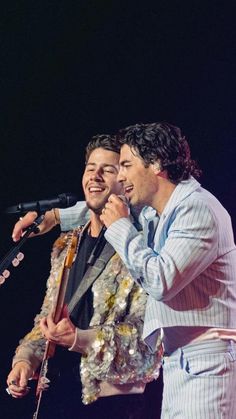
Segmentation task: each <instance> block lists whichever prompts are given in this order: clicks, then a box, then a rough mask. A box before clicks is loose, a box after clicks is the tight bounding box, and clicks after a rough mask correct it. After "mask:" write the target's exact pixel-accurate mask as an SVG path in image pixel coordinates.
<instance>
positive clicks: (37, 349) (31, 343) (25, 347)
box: [12, 239, 65, 371]
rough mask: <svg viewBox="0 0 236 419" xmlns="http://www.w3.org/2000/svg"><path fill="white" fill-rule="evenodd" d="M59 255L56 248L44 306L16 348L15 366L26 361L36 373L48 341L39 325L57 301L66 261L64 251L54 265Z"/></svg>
mask: <svg viewBox="0 0 236 419" xmlns="http://www.w3.org/2000/svg"><path fill="white" fill-rule="evenodd" d="M59 240H60V239H58V240H57V241H56V243H58V241H59ZM57 253H58V250H57V249H56V247H55V246H54V248H53V252H52V268H51V272H50V276H49V278H48V280H47V289H46V294H45V297H44V300H43V304H42V306H41V310H40V313H39V314H37V315H36V317H35V319H34V326H33V328H32V330H31V331H30V332H29V333H27V335H26V336H25V337H24V338H23V339H21V340H20V343H19V345H18V347H17V348H16V352H15V356H14V358H13V362H12V365H13V366H14V365H15V364H16V363H17V362H20V361H25V362H27V363H28V364H30V365H31V366H32V368H33V370H34V371H36V370H37V368H38V367H39V365H40V363H41V362H42V359H43V355H44V350H45V344H46V341H45V339H44V338H43V336H42V333H41V330H40V326H39V323H40V320H41V318H43V317H45V316H47V315H48V314H49V312H50V311H51V309H52V307H53V303H54V301H55V297H56V294H57V289H58V280H59V275H58V272H59V266H60V264H61V263H62V260H64V256H65V252H64V251H62V252H61V254H60V256H59V257H56V258H55V261H54V263H53V259H54V257H55V255H56V254H57ZM56 256H58V255H56Z"/></svg>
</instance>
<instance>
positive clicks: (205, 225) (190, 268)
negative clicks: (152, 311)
mask: <svg viewBox="0 0 236 419" xmlns="http://www.w3.org/2000/svg"><path fill="white" fill-rule="evenodd" d="M105 237H106V239H107V240H108V241H109V242H110V244H111V245H112V246H113V247H114V249H115V250H116V251H117V252H118V254H119V255H120V257H121V258H122V260H123V262H124V263H125V265H126V266H127V268H128V269H129V271H130V273H131V275H132V276H133V277H134V278H135V279H136V280H137V282H138V283H139V284H140V285H141V286H142V287H143V288H144V289H145V290H146V292H147V293H148V294H150V295H151V296H152V297H153V298H154V299H156V300H160V301H161V300H162V301H168V300H170V299H171V298H173V297H174V296H175V295H176V294H178V293H179V292H180V291H181V289H183V288H184V287H185V286H186V285H187V284H188V283H190V282H191V281H192V280H193V279H195V278H196V277H197V276H198V275H199V274H200V273H201V272H203V271H204V270H205V269H206V268H207V267H208V266H209V265H210V264H211V263H212V262H213V261H214V260H215V259H216V257H217V251H218V225H217V222H216V220H215V217H214V214H213V213H212V211H211V210H210V209H209V208H208V207H207V205H206V204H205V203H204V202H201V201H200V202H198V201H196V202H191V203H190V204H189V205H186V204H182V205H181V206H179V207H178V208H177V209H176V210H175V212H174V213H173V214H172V215H171V217H170V219H169V220H168V222H166V223H165V229H164V227H163V229H162V231H161V232H160V231H159V232H158V238H157V234H156V236H155V237H154V245H153V247H149V246H148V244H147V242H146V238H145V237H144V235H143V234H142V233H139V232H138V231H137V230H136V229H135V227H134V226H133V225H132V223H131V222H130V221H129V219H128V218H121V219H119V220H118V221H116V222H114V223H113V224H112V225H111V226H110V227H109V228H108V229H107V231H106V233H105Z"/></svg>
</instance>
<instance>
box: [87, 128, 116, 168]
mask: <svg viewBox="0 0 236 419" xmlns="http://www.w3.org/2000/svg"><path fill="white" fill-rule="evenodd" d="M120 147H121V144H120V141H119V140H118V138H117V137H116V136H115V135H109V134H98V135H94V136H93V137H92V138H91V140H90V141H89V143H88V145H87V147H86V149H85V162H86V163H87V161H88V159H89V156H90V154H91V153H92V151H93V150H95V149H96V148H104V150H109V151H114V152H115V153H118V154H120Z"/></svg>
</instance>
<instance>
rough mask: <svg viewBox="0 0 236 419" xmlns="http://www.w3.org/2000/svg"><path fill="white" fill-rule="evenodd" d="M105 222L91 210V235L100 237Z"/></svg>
mask: <svg viewBox="0 0 236 419" xmlns="http://www.w3.org/2000/svg"><path fill="white" fill-rule="evenodd" d="M102 226H103V224H102V223H101V220H100V216H99V215H98V214H95V213H94V212H93V211H90V229H89V232H90V235H91V236H92V237H98V236H99V233H100V231H101V229H102Z"/></svg>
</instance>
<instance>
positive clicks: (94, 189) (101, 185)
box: [82, 148, 123, 214]
mask: <svg viewBox="0 0 236 419" xmlns="http://www.w3.org/2000/svg"><path fill="white" fill-rule="evenodd" d="M118 172H119V154H118V153H115V152H114V151H109V150H105V149H104V148H96V149H95V150H93V151H92V153H91V154H90V156H89V159H88V161H87V164H86V167H85V171H84V174H83V179H82V185H83V190H84V195H85V200H86V202H87V206H88V207H89V208H90V209H91V210H93V211H94V212H95V213H97V214H100V213H101V210H102V208H103V207H104V205H105V203H106V202H107V200H108V198H109V196H110V195H111V194H112V193H114V194H116V195H121V194H123V187H122V184H121V183H119V182H118V181H117V175H118Z"/></svg>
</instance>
